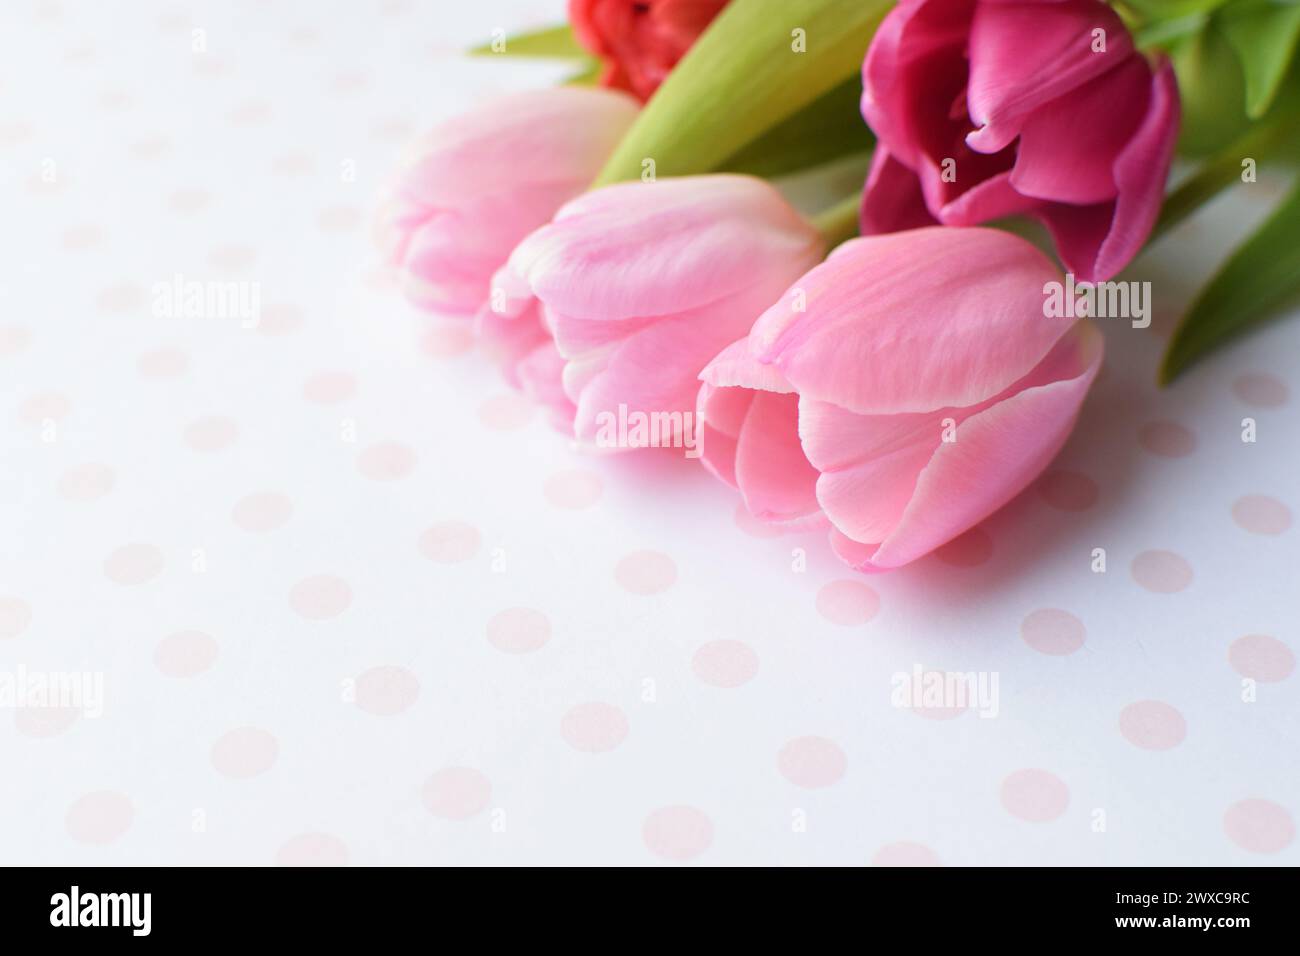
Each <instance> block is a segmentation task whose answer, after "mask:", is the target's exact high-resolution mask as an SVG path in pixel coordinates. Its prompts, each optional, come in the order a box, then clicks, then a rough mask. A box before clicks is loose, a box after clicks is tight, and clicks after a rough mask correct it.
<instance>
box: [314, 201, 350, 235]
mask: <svg viewBox="0 0 1300 956" xmlns="http://www.w3.org/2000/svg"><path fill="white" fill-rule="evenodd" d="M316 225H317V226H319V227H320V230H321V231H322V232H352V231H353V230H355V229H356V228H357V227H358V226H360V225H361V210H359V209H357V208H356V207H355V206H330V207H329V208H327V209H322V210H321V212H320V215H319V216H317V217H316Z"/></svg>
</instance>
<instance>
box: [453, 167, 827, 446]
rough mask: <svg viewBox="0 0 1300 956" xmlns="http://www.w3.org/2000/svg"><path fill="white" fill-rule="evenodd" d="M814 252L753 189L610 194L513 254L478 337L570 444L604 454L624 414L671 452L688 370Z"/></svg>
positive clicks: (730, 179) (748, 181) (723, 180)
mask: <svg viewBox="0 0 1300 956" xmlns="http://www.w3.org/2000/svg"><path fill="white" fill-rule="evenodd" d="M824 251H825V243H824V242H823V241H822V238H821V236H820V235H819V234H818V232H817V230H816V229H814V228H813V227H812V226H811V225H810V224H809V223H808V222H807V221H805V220H804V219H803V218H802V217H801V216H800V215H799V213H798V212H796V211H795V210H794V208H793V207H791V206H790V204H789V203H787V202H786V201H785V199H783V198H782V197H781V194H780V193H778V192H777V191H776V190H775V189H774V188H772V187H771V186H770V185H768V184H767V183H765V182H764V181H763V180H761V179H755V178H752V177H749V176H734V175H713V176H693V177H685V178H681V179H664V180H661V181H659V182H651V183H645V182H632V183H619V184H616V185H613V186H607V187H605V188H603V189H598V190H595V191H593V192H590V193H587V194H585V195H583V196H580V197H579V198H577V199H575V200H573V201H572V202H570V203H568V204H567V205H566V206H565V207H564V208H563V209H561V210H560V212H559V213H558V214H557V215H556V217H555V220H554V221H553V222H552V223H550V224H549V225H546V226H543V227H542V228H541V229H538V230H537V231H536V232H534V233H532V234H531V235H530V236H528V238H526V239H525V240H524V241H523V242H521V243H520V244H519V246H518V248H516V249H515V251H514V252H513V253H512V254H511V256H510V259H509V262H508V263H507V264H506V266H505V267H504V268H502V269H501V271H500V272H498V273H497V275H496V277H495V278H494V280H493V290H492V296H493V302H492V303H491V305H490V306H489V307H488V308H486V309H484V311H483V312H482V313H481V314H480V316H479V323H480V331H481V332H482V334H483V336H484V338H485V339H486V340H488V342H489V344H496V345H497V347H498V349H499V350H500V351H503V352H504V353H505V354H506V357H507V364H508V366H509V367H508V375H509V377H511V378H512V380H514V381H515V382H516V384H519V385H520V386H521V387H523V388H524V390H525V391H526V392H528V393H529V394H532V395H534V396H535V397H537V398H539V399H540V400H541V401H543V402H544V403H545V404H546V405H547V406H548V407H549V408H550V409H551V410H552V412H553V413H555V416H556V417H557V418H561V419H563V420H565V423H566V425H568V427H569V428H571V429H572V431H573V434H574V435H575V436H576V437H577V438H578V439H579V441H581V442H584V443H587V444H594V445H597V446H606V447H607V446H609V445H610V444H611V442H610V441H609V440H608V438H607V435H608V433H607V432H605V431H604V429H605V428H606V427H607V426H608V425H609V424H610V423H611V422H612V421H613V420H614V419H618V420H622V419H623V418H624V417H625V416H627V415H633V416H643V417H644V418H647V419H652V420H656V421H672V422H674V425H673V429H674V435H673V436H672V437H673V439H674V441H673V444H677V442H678V440H683V441H684V442H685V443H686V444H687V447H690V444H691V443H692V442H693V429H692V430H691V434H683V431H684V430H685V429H686V427H687V424H688V423H689V422H690V420H691V416H692V415H693V414H694V410H695V395H696V393H697V391H698V390H699V378H698V377H699V373H700V370H701V369H703V368H704V366H705V365H706V364H707V363H708V361H709V360H710V359H711V358H713V356H714V355H716V354H717V353H718V351H719V350H720V349H721V348H722V347H723V346H724V345H726V344H727V343H728V342H732V341H734V340H735V339H736V338H738V337H739V336H741V335H743V334H744V333H745V332H746V331H748V329H749V328H750V326H751V325H753V323H754V319H755V318H757V317H758V315H759V314H760V313H762V312H763V310H764V309H766V308H767V307H768V306H769V305H771V304H772V303H773V302H774V301H776V299H777V297H778V296H779V295H780V294H781V293H782V292H783V291H785V289H786V288H787V287H788V286H789V285H790V283H791V282H793V281H794V280H795V279H796V278H798V277H799V276H800V275H802V274H803V273H804V272H805V271H806V270H807V269H809V268H810V267H811V266H813V265H814V264H816V263H817V262H818V261H820V259H821V258H822V255H823V254H824ZM665 416H667V417H666V418H665ZM660 443H661V444H662V442H660ZM618 444H619V447H641V446H643V445H646V444H655V442H653V441H645V442H642V441H638V440H636V439H635V437H633V439H632V440H631V441H629V442H628V443H626V444H623V443H622V442H619V443H618Z"/></svg>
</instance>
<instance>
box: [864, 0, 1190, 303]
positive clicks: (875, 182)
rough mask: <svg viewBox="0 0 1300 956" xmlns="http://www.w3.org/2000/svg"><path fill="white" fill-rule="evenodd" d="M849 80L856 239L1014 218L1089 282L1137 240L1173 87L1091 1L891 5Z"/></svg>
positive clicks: (904, 1)
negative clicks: (855, 132) (863, 132)
mask: <svg viewBox="0 0 1300 956" xmlns="http://www.w3.org/2000/svg"><path fill="white" fill-rule="evenodd" d="M862 79H863V93H862V115H863V116H864V117H865V118H866V120H867V123H868V124H870V126H871V128H872V129H873V130H875V132H876V135H877V137H878V138H879V145H878V146H877V148H876V155H875V158H874V160H873V161H872V166H871V172H870V174H869V176H868V178H867V186H866V195H865V196H864V199H863V204H862V232H863V234H864V235H870V234H874V233H880V232H893V231H896V230H899V229H911V228H916V227H918V226H922V225H929V224H933V223H934V222H936V221H937V222H940V223H943V224H944V225H949V226H971V225H975V224H977V223H981V222H989V221H991V220H994V219H999V218H1002V217H1004V216H1012V215H1022V214H1023V215H1029V216H1033V217H1035V218H1037V219H1039V220H1041V221H1042V222H1043V223H1044V224H1045V225H1046V226H1047V227H1048V229H1049V230H1050V231H1051V233H1052V236H1053V238H1054V239H1055V241H1056V246H1057V250H1058V251H1059V253H1060V256H1061V259H1062V261H1063V262H1064V263H1065V265H1066V268H1067V269H1069V270H1070V271H1071V272H1072V273H1074V274H1075V275H1076V276H1077V277H1079V278H1080V279H1082V280H1085V281H1089V282H1094V281H1102V280H1105V279H1108V278H1110V277H1111V276H1113V275H1115V274H1116V273H1117V272H1119V271H1120V270H1121V269H1122V268H1123V267H1124V266H1125V265H1126V264H1127V263H1128V262H1129V261H1130V260H1131V259H1132V258H1133V257H1134V256H1135V255H1137V253H1138V251H1139V250H1140V249H1141V247H1142V244H1143V243H1144V242H1145V241H1146V238H1147V236H1148V235H1149V234H1150V232H1151V227H1152V225H1153V224H1154V223H1155V220H1156V215H1157V214H1158V213H1159V211H1160V204H1161V201H1162V199H1163V196H1164V186H1165V180H1166V178H1167V176H1168V173H1169V164H1170V161H1171V159H1172V156H1173V149H1174V141H1175V139H1176V137H1177V134H1178V121H1179V101H1178V87H1177V83H1176V81H1175V79H1174V73H1173V70H1172V69H1171V68H1170V66H1169V64H1168V62H1163V63H1161V64H1160V65H1159V66H1158V68H1157V69H1156V70H1155V73H1154V75H1153V74H1152V70H1151V67H1150V66H1149V65H1148V63H1147V61H1146V59H1145V58H1144V57H1143V55H1142V54H1141V53H1139V52H1137V51H1136V50H1134V48H1133V41H1132V38H1131V37H1130V36H1129V34H1128V31H1127V30H1126V29H1125V28H1124V24H1123V23H1122V22H1121V21H1120V19H1119V17H1118V16H1116V14H1115V12H1114V11H1113V10H1111V8H1110V7H1109V6H1107V5H1106V4H1105V3H1103V2H1101V0H1015V2H1013V0H901V2H900V3H899V4H898V6H897V7H895V8H894V9H893V10H892V11H891V12H890V13H889V15H888V16H886V17H885V19H884V21H883V22H882V23H881V25H880V29H879V30H878V31H877V33H876V36H875V39H874V40H872V43H871V47H870V49H869V50H868V51H867V57H866V61H865V62H864V63H863V67H862Z"/></svg>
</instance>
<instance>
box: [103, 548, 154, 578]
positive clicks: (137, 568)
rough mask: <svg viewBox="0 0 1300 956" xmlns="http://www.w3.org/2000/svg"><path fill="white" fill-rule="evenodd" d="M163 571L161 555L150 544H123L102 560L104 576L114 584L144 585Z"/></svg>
mask: <svg viewBox="0 0 1300 956" xmlns="http://www.w3.org/2000/svg"><path fill="white" fill-rule="evenodd" d="M162 569H163V553H162V552H161V551H160V550H158V548H156V547H155V546H154V545H152V544H143V543H139V542H136V543H133V544H124V545H122V547H120V548H118V549H117V550H116V551H114V552H113V553H112V554H110V555H109V556H108V557H107V558H105V559H104V574H105V575H107V576H108V579H109V580H110V581H112V582H113V583H114V584H126V585H130V584H144V583H145V582H146V581H152V580H153V579H154V578H156V577H157V576H158V575H159V574H161V573H162Z"/></svg>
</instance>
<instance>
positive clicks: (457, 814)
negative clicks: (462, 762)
mask: <svg viewBox="0 0 1300 956" xmlns="http://www.w3.org/2000/svg"><path fill="white" fill-rule="evenodd" d="M421 797H422V798H423V800H424V808H425V809H426V810H428V811H429V812H430V813H432V814H433V815H434V816H435V817H441V818H443V819H444V820H468V819H469V818H470V817H472V816H475V815H477V814H479V813H482V812H483V811H484V810H485V809H486V808H487V805H488V801H489V800H491V799H492V782H491V781H490V780H488V778H487V777H486V776H484V775H483V774H482V773H481V772H480V771H478V770H475V769H474V768H473V767H445V768H443V769H442V770H439V771H437V772H436V773H434V774H432V775H431V776H430V777H429V779H428V780H426V781H424V787H423V789H422V791H421Z"/></svg>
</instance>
